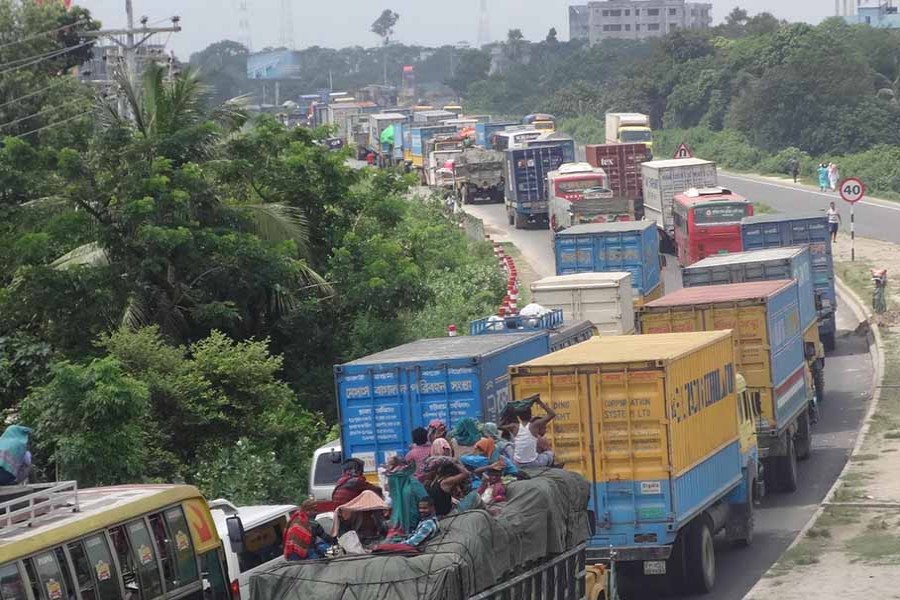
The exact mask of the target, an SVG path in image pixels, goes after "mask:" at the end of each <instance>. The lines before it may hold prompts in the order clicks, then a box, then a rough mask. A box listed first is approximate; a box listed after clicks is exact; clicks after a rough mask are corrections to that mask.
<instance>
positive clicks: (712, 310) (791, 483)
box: [638, 279, 814, 492]
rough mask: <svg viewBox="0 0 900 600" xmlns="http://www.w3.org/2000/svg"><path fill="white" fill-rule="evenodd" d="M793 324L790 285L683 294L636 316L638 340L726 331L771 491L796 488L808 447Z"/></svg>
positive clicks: (805, 377) (808, 394) (795, 306)
mask: <svg viewBox="0 0 900 600" xmlns="http://www.w3.org/2000/svg"><path fill="white" fill-rule="evenodd" d="M800 322H801V321H800V306H799V302H798V295H797V282H796V281H794V280H793V279H781V280H774V281H754V282H750V283H732V284H727V285H712V286H704V287H692V288H683V289H681V290H678V291H677V292H673V293H671V294H668V295H666V296H663V297H662V298H660V299H659V300H655V301H653V302H650V303H649V304H646V305H644V306H643V307H641V308H640V309H639V310H638V327H639V330H640V331H641V333H642V334H654V333H668V332H675V331H678V332H688V331H716V330H722V329H732V330H734V345H735V363H736V368H737V371H738V372H739V373H741V374H742V375H743V376H744V378H745V379H746V381H747V389H748V391H749V394H750V397H751V399H752V401H753V403H754V405H756V406H758V407H759V408H760V410H759V417H758V418H757V424H756V439H757V444H758V445H759V457H760V461H761V462H762V464H763V471H764V475H765V479H764V480H765V485H766V488H767V489H770V490H773V491H781V492H793V491H794V490H796V489H797V461H798V460H804V459H806V458H808V457H809V456H810V451H811V448H812V434H811V431H810V415H809V407H810V405H811V403H812V400H813V396H814V392H813V390H812V383H811V381H810V375H809V368H808V367H807V365H806V357H805V355H804V346H803V330H802V328H801V326H800ZM695 401H696V400H695ZM685 402H688V403H690V402H691V398H690V396H688V397H687V398H686V400H685Z"/></svg>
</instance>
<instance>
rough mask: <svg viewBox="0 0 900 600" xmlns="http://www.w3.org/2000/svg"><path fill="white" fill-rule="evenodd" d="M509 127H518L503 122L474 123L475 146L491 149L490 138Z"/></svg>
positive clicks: (511, 123)
mask: <svg viewBox="0 0 900 600" xmlns="http://www.w3.org/2000/svg"><path fill="white" fill-rule="evenodd" d="M510 125H518V123H515V122H513V121H505V122H499V123H476V124H475V145H476V146H480V147H482V148H491V136H493V135H494V134H495V133H497V132H498V131H503V130H504V129H506V128H507V127H509V126H510Z"/></svg>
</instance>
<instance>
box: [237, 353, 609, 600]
mask: <svg viewBox="0 0 900 600" xmlns="http://www.w3.org/2000/svg"><path fill="white" fill-rule="evenodd" d="M504 337H506V336H480V337H478V338H476V339H480V340H485V339H490V338H504ZM589 495H590V485H589V484H588V482H587V480H585V479H584V478H583V477H581V476H580V475H578V474H577V473H572V472H568V471H564V470H562V469H546V470H544V471H543V472H541V473H538V472H535V473H533V475H532V477H531V479H529V480H525V481H515V482H512V483H509V484H507V498H508V499H507V501H506V502H503V503H501V504H498V505H497V506H496V510H495V514H491V513H488V512H487V511H484V510H469V511H464V512H459V513H453V514H451V515H450V516H448V517H446V518H443V519H441V522H440V530H439V531H438V532H437V533H436V534H435V536H434V537H433V538H432V539H430V540H428V541H427V542H425V543H424V544H423V545H422V546H420V552H417V553H380V554H379V553H374V554H362V555H360V554H357V555H348V556H341V557H337V558H325V559H323V560H309V561H290V562H288V561H279V564H277V565H274V566H271V567H264V568H261V569H260V570H259V571H257V572H255V573H254V575H253V576H252V577H251V578H250V592H251V594H250V597H251V598H254V599H255V600H311V599H315V600H346V599H347V598H348V593H349V594H350V595H351V596H352V598H355V599H356V600H412V599H415V600H501V599H505V598H510V599H512V598H516V599H520V598H521V599H524V598H528V599H529V600H589V597H588V591H587V590H586V585H587V584H588V583H590V585H591V586H592V589H591V590H590V591H591V596H590V600H596V599H597V598H600V597H609V596H607V595H604V596H600V595H599V594H601V593H604V594H605V592H606V587H605V585H606V581H605V579H606V578H605V577H604V575H605V571H604V570H598V569H596V568H588V569H586V568H585V549H586V542H587V539H588V537H589V536H590V527H591V524H592V519H591V518H590V515H589V512H588V497H589ZM240 529H241V528H240V527H239V526H237V525H236V524H235V526H234V527H230V528H229V531H234V532H235V534H236V535H235V536H234V537H235V538H237V540H236V541H238V542H240V541H241V539H240V538H242V537H243V536H240V535H239V534H238V530H240ZM523 540H527V543H523Z"/></svg>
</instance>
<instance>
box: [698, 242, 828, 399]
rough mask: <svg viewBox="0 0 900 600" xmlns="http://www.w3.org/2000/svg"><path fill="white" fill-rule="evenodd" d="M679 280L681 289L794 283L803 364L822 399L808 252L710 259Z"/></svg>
mask: <svg viewBox="0 0 900 600" xmlns="http://www.w3.org/2000/svg"><path fill="white" fill-rule="evenodd" d="M681 279H682V282H683V284H684V287H697V286H702V285H722V284H726V283H744V282H747V281H774V280H777V279H793V280H795V281H796V282H797V288H796V289H797V291H796V293H797V304H798V306H799V308H800V311H799V312H800V324H801V328H802V331H803V342H804V354H805V356H806V362H807V365H808V366H809V371H810V373H811V374H812V377H813V383H814V385H815V390H816V400H817V401H818V402H822V401H823V400H824V399H825V348H824V344H823V343H822V342H821V339H820V337H819V335H820V333H819V327H818V326H819V322H818V319H817V311H816V297H815V289H814V287H815V286H814V279H813V266H812V256H811V254H810V251H809V249H808V248H805V247H803V246H792V247H789V248H770V249H767V250H752V251H749V252H735V253H734V254H723V255H720V256H710V257H708V258H704V259H703V260H701V261H700V262H697V263H694V264H693V265H691V266H689V267H685V268H684V269H683V270H682V272H681ZM814 410H815V408H814Z"/></svg>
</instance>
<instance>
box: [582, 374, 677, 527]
mask: <svg viewBox="0 0 900 600" xmlns="http://www.w3.org/2000/svg"><path fill="white" fill-rule="evenodd" d="M589 417H590V425H591V430H590V437H591V439H592V440H593V444H592V446H593V463H594V465H595V468H596V469H597V476H596V478H595V481H596V482H597V483H596V486H595V490H594V491H595V496H596V504H597V509H598V513H597V515H598V520H599V522H600V523H601V524H603V523H604V522H606V523H607V524H608V526H610V527H615V526H617V525H621V526H635V525H638V526H639V525H640V524H641V523H648V522H665V521H666V519H667V518H668V517H669V516H670V515H671V514H672V512H673V506H672V491H671V487H670V472H671V469H670V451H669V440H668V433H667V429H666V424H667V418H668V417H667V407H666V389H665V377H664V373H663V371H662V370H658V369H634V370H628V369H625V370H624V371H621V370H617V371H615V372H609V373H603V372H595V373H593V374H591V375H590V411H589ZM621 542H624V543H632V542H633V541H632V540H621Z"/></svg>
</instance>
